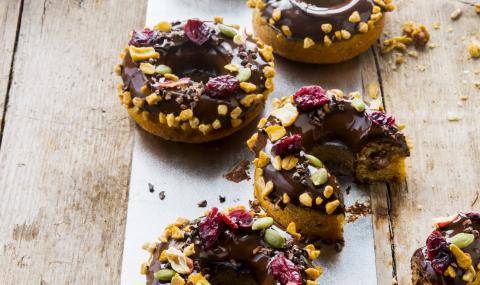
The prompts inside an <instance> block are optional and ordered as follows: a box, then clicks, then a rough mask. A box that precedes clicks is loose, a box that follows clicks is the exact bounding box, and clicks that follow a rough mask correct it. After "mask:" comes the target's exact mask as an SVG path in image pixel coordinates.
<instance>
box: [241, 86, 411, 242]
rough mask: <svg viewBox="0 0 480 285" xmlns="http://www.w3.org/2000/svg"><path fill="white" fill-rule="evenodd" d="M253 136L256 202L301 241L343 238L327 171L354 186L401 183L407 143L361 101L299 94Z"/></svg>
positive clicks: (339, 203) (316, 92)
mask: <svg viewBox="0 0 480 285" xmlns="http://www.w3.org/2000/svg"><path fill="white" fill-rule="evenodd" d="M258 129H259V131H258V132H257V133H255V134H253V135H252V137H251V138H250V139H249V140H248V141H247V145H248V146H249V148H250V149H251V150H253V151H254V152H255V153H256V156H257V157H256V158H255V160H254V165H255V197H256V198H257V199H258V200H259V202H260V204H261V206H262V207H263V208H265V210H266V211H267V213H268V214H269V215H271V216H272V217H274V218H275V219H276V221H278V222H279V223H280V224H282V225H284V226H288V225H289V224H291V223H293V224H294V225H295V226H296V228H297V230H298V231H299V232H301V233H302V234H306V235H309V236H315V237H320V238H322V239H328V240H342V237H343V231H342V226H343V223H344V219H345V208H344V205H343V199H342V193H341V191H340V189H339V186H338V183H337V181H336V179H335V177H334V176H333V175H332V174H331V173H330V171H329V170H328V169H327V167H326V166H325V164H326V165H328V166H329V167H331V168H334V169H338V170H341V171H347V173H348V172H349V173H351V174H352V175H353V176H354V177H355V178H356V180H357V181H359V182H376V181H387V182H393V181H401V180H403V179H404V177H405V166H404V161H405V158H406V157H407V156H409V148H408V146H407V143H406V140H405V137H404V135H403V134H402V133H400V131H399V128H398V127H397V126H396V125H395V120H394V119H393V117H391V116H389V115H387V114H385V113H383V112H382V111H378V110H372V109H370V108H369V107H368V106H367V105H366V104H365V103H364V102H363V101H362V99H361V98H360V94H358V93H353V94H351V95H349V96H344V95H343V92H341V91H340V90H329V91H325V90H324V89H322V88H321V87H320V86H307V87H302V88H300V90H298V91H297V92H296V93H295V95H293V96H290V97H284V98H282V99H281V100H277V101H274V110H273V111H272V113H271V115H270V116H269V117H268V118H264V119H261V120H260V123H259V126H258ZM324 163H325V164H324Z"/></svg>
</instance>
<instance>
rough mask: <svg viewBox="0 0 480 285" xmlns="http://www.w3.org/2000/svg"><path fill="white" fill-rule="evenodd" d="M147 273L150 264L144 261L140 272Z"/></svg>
mask: <svg viewBox="0 0 480 285" xmlns="http://www.w3.org/2000/svg"><path fill="white" fill-rule="evenodd" d="M147 273H148V265H147V263H146V262H143V263H142V265H141V266H140V274H142V275H147Z"/></svg>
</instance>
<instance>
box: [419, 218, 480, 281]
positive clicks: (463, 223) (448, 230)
mask: <svg viewBox="0 0 480 285" xmlns="http://www.w3.org/2000/svg"><path fill="white" fill-rule="evenodd" d="M467 223H468V225H467ZM469 227H470V228H471V229H473V230H474V231H477V234H476V237H475V240H474V242H473V243H472V244H470V245H469V246H468V247H466V248H464V249H462V251H464V252H465V253H468V254H470V256H471V257H472V261H473V262H472V264H473V267H475V269H476V270H477V272H478V271H479V270H478V268H477V267H476V266H477V264H478V263H479V262H480V238H479V236H478V231H480V220H477V221H473V220H472V219H469V218H467V217H466V216H465V215H463V214H459V216H458V217H457V218H456V219H455V220H454V221H453V222H452V223H451V224H449V225H447V226H445V227H443V228H441V229H439V231H440V232H441V233H442V235H443V236H444V237H445V238H446V239H447V241H449V239H450V238H452V237H453V236H454V235H456V234H458V233H463V232H467V228H469ZM469 231H470V230H469ZM413 263H414V264H416V265H417V268H418V269H419V270H420V271H419V272H416V273H417V274H418V276H419V277H420V280H413V281H414V285H423V284H432V285H465V284H467V282H465V281H463V280H462V275H463V272H464V270H462V269H460V268H457V269H456V272H457V275H456V277H455V279H454V278H450V277H446V276H443V275H440V274H437V273H436V272H435V270H433V268H432V264H431V262H430V260H429V259H428V255H427V248H426V246H424V247H421V248H419V249H417V250H416V251H415V253H414V255H413V257H412V264H413Z"/></svg>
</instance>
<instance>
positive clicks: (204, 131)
mask: <svg viewBox="0 0 480 285" xmlns="http://www.w3.org/2000/svg"><path fill="white" fill-rule="evenodd" d="M198 130H199V131H200V132H201V133H202V134H204V135H206V134H208V133H209V132H210V131H211V130H212V126H211V125H210V124H200V125H199V126H198Z"/></svg>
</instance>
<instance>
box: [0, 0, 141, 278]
mask: <svg viewBox="0 0 480 285" xmlns="http://www.w3.org/2000/svg"><path fill="white" fill-rule="evenodd" d="M7 2H8V3H10V2H12V1H7ZM17 2H18V1H17ZM3 3H5V2H4V1H2V4H0V8H3V6H4V5H5V4H3ZM12 3H15V1H13V2H12ZM17 5H18V4H17ZM7 6H8V7H9V9H14V8H15V7H16V6H15V5H14V4H8V5H7ZM145 9H146V1H127V0H122V1H119V0H109V1H100V0H95V1H94V0H91V1H89V0H83V1H73V0H71V1H61V0H55V1H54V0H45V1H25V3H24V9H23V15H22V21H21V26H20V31H19V33H20V36H19V42H18V48H17V51H16V55H15V62H14V65H13V68H14V70H13V78H12V80H13V81H12V82H13V84H12V86H11V90H10V95H9V102H8V108H7V111H6V119H5V129H4V133H3V141H2V145H1V149H0V189H2V191H0V200H1V201H2V203H0V217H2V219H1V221H0V224H1V225H0V228H1V230H0V241H1V242H0V243H1V248H2V254H0V264H2V266H1V267H0V284H118V283H119V277H120V274H119V273H120V267H121V257H122V246H123V239H124V227H125V216H126V205H127V203H126V201H127V193H128V182H129V175H130V163H131V150H132V127H131V124H130V121H129V120H128V119H127V116H126V114H125V113H124V112H123V110H121V107H120V104H119V103H118V98H117V97H116V91H115V88H114V75H113V72H112V69H113V66H114V64H115V63H116V62H117V61H118V56H117V55H118V53H119V51H120V50H121V48H122V45H123V44H124V42H125V40H126V38H127V37H128V32H129V30H130V29H132V28H133V27H136V28H140V27H142V25H143V22H144V19H145ZM1 13H3V12H0V19H4V18H5V17H4V14H1ZM10 14H13V15H15V14H17V13H15V11H13V12H12V11H10V12H7V15H10ZM8 17H10V18H11V16H7V18H8ZM13 20H14V18H13V19H12V21H13ZM11 25H12V24H11V23H8V24H7V26H5V25H4V26H2V28H1V29H3V30H5V31H10V30H11V27H10V26H11ZM10 33H11V32H10ZM1 37H2V35H0V39H1ZM3 37H7V38H8V39H11V38H12V36H11V35H10V34H8V33H7V34H5V35H3ZM2 44H3V42H2ZM10 46H11V45H10ZM2 48H3V47H2ZM0 60H4V59H0ZM5 60H6V61H7V62H8V59H5ZM2 68H4V67H3V64H2ZM4 72H5V71H4V70H2V81H1V83H2V85H0V88H4V87H3V85H4V78H3V74H4ZM7 73H8V72H7ZM0 91H3V89H0ZM3 93H4V92H2V93H0V96H2V95H3ZM0 98H1V97H0Z"/></svg>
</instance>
